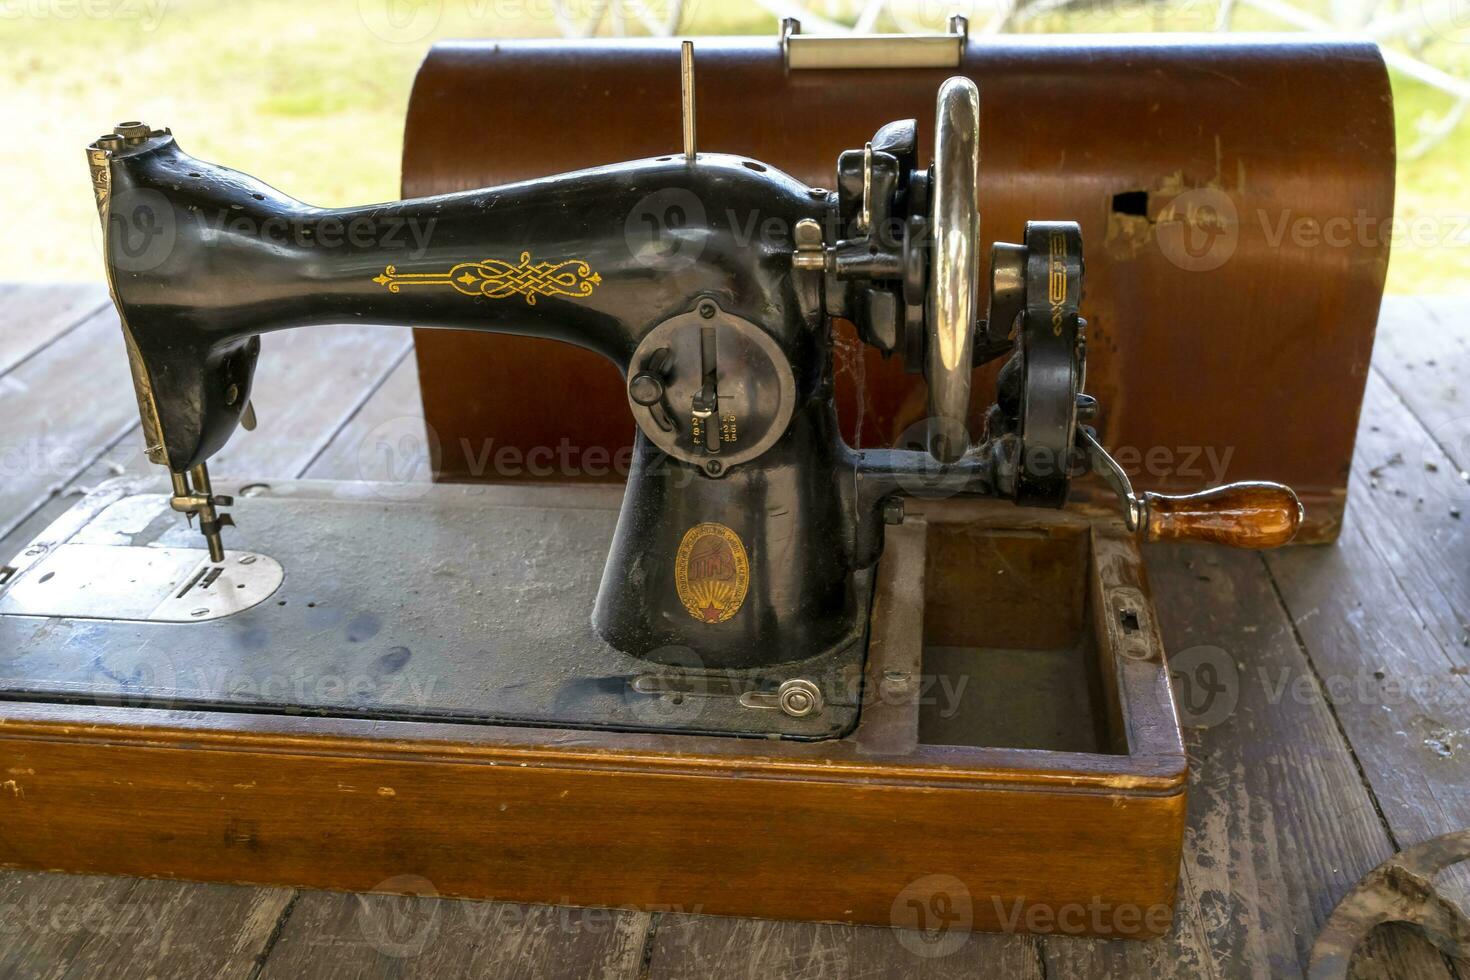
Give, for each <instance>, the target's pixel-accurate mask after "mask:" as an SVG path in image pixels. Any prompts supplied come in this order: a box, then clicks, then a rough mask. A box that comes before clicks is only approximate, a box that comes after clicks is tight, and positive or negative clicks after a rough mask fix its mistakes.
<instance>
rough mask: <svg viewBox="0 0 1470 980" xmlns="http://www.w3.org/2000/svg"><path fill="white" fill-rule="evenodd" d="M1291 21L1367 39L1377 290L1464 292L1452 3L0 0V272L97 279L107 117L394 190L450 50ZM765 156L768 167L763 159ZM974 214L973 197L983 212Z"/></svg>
mask: <svg viewBox="0 0 1470 980" xmlns="http://www.w3.org/2000/svg"><path fill="white" fill-rule="evenodd" d="M956 12H957V13H962V14H965V15H966V16H968V17H969V18H970V25H971V35H972V36H977V35H980V34H984V33H1028V34H1079V33H1116V32H1173V33H1177V32H1194V33H1207V32H1214V31H1224V30H1229V31H1249V32H1260V31H1292V32H1298V33H1300V32H1302V31H1307V32H1315V33H1319V34H1321V33H1329V32H1331V33H1339V34H1356V35H1359V36H1369V37H1372V38H1375V39H1377V40H1379V41H1380V43H1382V45H1383V46H1384V50H1385V53H1386V56H1387V57H1388V58H1389V60H1390V65H1391V71H1392V76H1393V90H1394V101H1395V112H1396V116H1397V120H1398V144H1399V154H1400V155H1399V168H1398V197H1397V207H1396V212H1397V219H1396V221H1395V226H1394V228H1393V258H1392V261H1391V264H1390V268H1389V277H1388V290H1389V291H1390V292H1395V293H1441V294H1462V295H1463V294H1470V164H1467V162H1466V161H1467V158H1470V123H1465V122H1463V121H1462V117H1463V116H1464V115H1465V110H1466V108H1467V107H1470V0H959V2H944V0H806V2H802V0H682V2H681V0H230V2H224V0H0V93H3V105H4V115H5V118H6V119H8V120H9V121H10V122H9V126H10V132H11V137H10V139H9V141H6V142H3V143H0V205H3V208H4V210H3V214H4V217H5V219H6V221H7V224H8V225H9V231H8V233H7V234H6V235H4V236H0V279H3V280H9V281H16V280H22V281H24V280H31V281H47V280H87V279H99V278H100V276H101V261H100V251H99V240H100V233H99V229H98V223H97V216H96V210H95V206H94V204H93V201H92V193H91V188H90V186H89V180H88V174H87V167H86V163H85V159H84V155H83V152H82V151H83V148H84V147H85V146H86V144H87V143H88V142H90V141H91V140H92V139H94V138H96V136H97V135H98V134H99V133H102V132H104V131H106V130H108V129H110V127H111V126H112V124H114V123H116V122H118V121H120V120H123V119H137V118H141V119H144V120H146V121H149V122H151V123H153V124H154V125H168V126H171V127H172V128H173V130H174V132H175V133H176V134H178V135H179V137H180V141H181V143H182V145H183V146H184V148H185V149H186V150H187V151H188V152H189V153H191V154H193V155H195V156H198V157H201V158H203V159H206V160H211V161H215V162H218V163H222V164H225V165H227V166H230V167H233V168H236V169H239V170H244V171H246V172H249V173H251V174H254V175H256V176H258V177H260V178H261V179H263V180H265V181H266V182H268V183H270V184H272V185H274V186H276V187H278V188H281V189H282V190H284V191H285V192H287V193H289V194H291V195H292V196H294V197H298V198H301V199H302V200H305V201H309V202H311V203H313V204H317V205H322V206H341V205H347V204H361V203H366V202H369V201H378V200H387V199H391V198H395V197H397V196H398V177H399V154H400V151H401V140H402V133H403V116H404V110H405V107H406V106H407V103H408V96H409V89H410V87H411V85H412V83H413V76H414V72H415V70H416V69H417V67H418V64H419V61H420V60H421V59H422V57H423V55H424V52H425V51H427V49H428V47H429V45H431V44H432V43H433V42H434V41H436V40H442V39H448V38H494V37H536V36H544V37H556V36H586V35H588V34H599V35H612V34H670V33H677V34H687V35H702V34H763V35H774V34H775V33H776V32H777V31H778V25H779V22H780V18H781V16H783V15H791V16H796V17H799V18H800V19H801V21H802V23H803V27H804V30H805V31H807V32H808V33H829V32H837V31H848V30H858V31H863V32H891V31H899V32H917V31H937V30H943V29H944V25H945V22H946V20H947V18H948V16H949V15H950V14H951V13H956ZM775 162H777V163H779V161H775ZM982 207H983V202H982Z"/></svg>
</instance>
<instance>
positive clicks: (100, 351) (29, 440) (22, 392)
mask: <svg viewBox="0 0 1470 980" xmlns="http://www.w3.org/2000/svg"><path fill="white" fill-rule="evenodd" d="M7 331H8V328H7V327H6V326H4V325H0V334H3V333H6V332H7ZM0 419H4V428H3V431H0V469H3V475H0V535H4V534H7V533H9V532H10V531H11V530H13V529H14V528H15V526H16V525H17V524H18V523H20V521H22V520H23V519H24V518H25V517H26V516H27V515H29V514H30V513H31V511H32V510H34V509H35V508H36V507H39V506H40V505H41V504H42V503H44V502H45V501H46V500H47V499H48V498H49V497H51V496H54V495H55V494H56V493H57V492H59V491H60V489H61V488H62V487H64V486H65V485H66V484H67V483H68V482H69V481H70V480H71V479H72V478H73V477H74V476H75V475H76V474H77V473H79V472H82V471H83V470H85V469H86V468H87V467H88V466H89V465H91V464H92V462H93V461H94V460H95V459H96V458H97V456H98V454H100V453H101V452H102V450H103V449H105V448H106V447H107V446H109V445H112V444H113V443H114V442H116V441H117V440H118V439H119V438H121V437H122V435H123V434H124V433H125V432H127V431H128V429H130V428H132V427H133V426H136V425H137V424H138V403H137V401H136V400H135V399H134V397H133V382H132V376H131V375H130V374H129V373H128V364H127V355H126V353H125V352H124V348H123V339H122V333H121V328H120V327H119V326H118V321H117V314H116V313H114V312H113V311H112V310H111V309H106V310H102V311H101V312H98V313H95V314H93V315H92V316H89V317H87V318H86V320H85V321H84V322H83V323H82V324H81V325H80V326H78V327H76V328H75V329H73V330H71V331H69V332H67V333H66V334H64V335H63V336H61V337H60V338H59V339H57V340H56V342H55V343H53V344H50V345H49V346H47V347H46V348H45V349H43V350H41V351H40V352H38V353H37V354H36V355H35V356H34V357H32V358H30V359H29V360H27V361H25V362H24V363H22V364H21V365H20V366H19V367H17V368H15V369H14V370H13V371H10V372H9V373H7V374H5V375H3V376H0Z"/></svg>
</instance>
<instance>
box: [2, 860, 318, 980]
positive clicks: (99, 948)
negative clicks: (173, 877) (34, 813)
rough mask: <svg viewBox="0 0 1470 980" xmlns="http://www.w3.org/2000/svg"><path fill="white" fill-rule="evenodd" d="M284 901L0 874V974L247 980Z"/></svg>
mask: <svg viewBox="0 0 1470 980" xmlns="http://www.w3.org/2000/svg"><path fill="white" fill-rule="evenodd" d="M290 894H291V892H290V890H289V889H285V888H242V887H237V886H232V885H201V884H196V883H194V882H186V881H155V880H149V879H141V878H110V877H103V876H100V875H55V874H41V873H36V872H9V873H5V874H0V909H4V910H5V919H4V926H3V932H0V934H3V937H4V941H3V943H0V976H4V977H8V978H14V980H42V978H54V977H61V976H63V975H65V976H71V977H107V978H109V980H153V978H167V980H173V978H177V980H205V978H215V980H226V978H246V977H249V976H250V975H251V973H252V972H253V971H254V969H255V966H256V955H257V952H258V951H259V950H261V949H262V948H264V946H265V943H266V941H267V938H268V937H269V936H270V934H271V930H272V929H273V928H274V927H275V923H276V920H277V919H278V918H279V917H280V914H281V910H282V909H283V908H284V907H285V904H286V902H287V900H288V899H289V897H290Z"/></svg>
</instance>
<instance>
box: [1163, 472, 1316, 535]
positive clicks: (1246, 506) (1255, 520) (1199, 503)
mask: <svg viewBox="0 0 1470 980" xmlns="http://www.w3.org/2000/svg"><path fill="white" fill-rule="evenodd" d="M1142 510H1143V515H1142V517H1143V520H1142V524H1143V537H1144V540H1145V541H1186V540H1187V541H1210V542H1213V543H1215V544H1225V545H1230V546H1231V547H1235V548H1276V547H1279V546H1280V545H1283V544H1286V543H1287V542H1288V541H1290V540H1291V539H1292V538H1293V537H1295V536H1296V532H1297V528H1299V527H1300V526H1301V523H1302V504H1301V501H1300V500H1298V499H1297V497H1296V494H1295V493H1294V492H1293V491H1292V489H1291V487H1288V486H1285V485H1283V484H1280V483H1265V482H1246V483H1229V484H1226V485H1225V486H1223V487H1215V488H1214V489H1212V490H1204V491H1201V492H1200V493H1191V494H1187V495H1185V496H1182V497H1168V496H1165V495H1163V494H1158V493H1145V494H1144V495H1143V507H1142Z"/></svg>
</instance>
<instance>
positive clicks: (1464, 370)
mask: <svg viewBox="0 0 1470 980" xmlns="http://www.w3.org/2000/svg"><path fill="white" fill-rule="evenodd" d="M98 296H100V294H99V293H97V291H96V290H95V288H94V289H92V290H91V291H90V292H88V291H87V290H86V289H85V288H78V289H77V290H75V291H73V290H67V289H57V288H47V289H45V290H38V289H36V288H35V287H27V286H7V287H0V459H3V460H5V461H6V465H7V469H6V470H5V472H4V474H3V479H0V534H4V537H3V538H0V561H3V560H4V559H6V558H8V557H9V555H10V554H11V553H13V552H14V551H15V550H16V549H17V548H18V547H19V546H20V545H21V544H23V543H24V542H25V541H26V540H28V539H29V538H30V536H31V535H33V534H34V533H35V532H36V531H38V530H39V529H40V527H42V526H44V524H45V523H46V522H47V521H49V520H50V519H51V518H52V517H54V516H55V515H56V514H58V513H60V512H61V511H62V510H64V509H65V508H66V507H67V506H68V505H69V503H70V502H71V500H72V499H74V496H75V494H76V493H78V492H80V491H81V489H83V488H85V487H89V486H91V485H93V484H95V483H96V482H100V481H101V480H103V479H106V478H107V477H108V476H110V475H115V474H116V473H117V472H120V471H133V470H137V469H140V468H141V467H142V466H143V465H144V464H143V462H142V460H141V456H140V452H139V450H140V448H141V446H140V440H139V437H138V434H137V430H136V417H135V412H134V410H133V406H132V403H131V401H132V396H131V392H130V390H129V389H128V381H127V377H126V368H125V365H123V363H122V349H121V342H120V340H119V339H118V338H117V336H116V324H115V321H114V320H112V319H111V315H110V313H108V312H107V311H106V310H105V309H103V308H102V307H101V305H100V304H98V303H97V298H98ZM13 311H25V312H24V319H23V321H22V323H23V326H22V328H21V329H19V330H17V326H16V320H15V319H14V317H16V316H19V315H20V314H18V313H15V312H13ZM43 322H44V323H46V324H49V326H47V327H45V328H44V329H42V328H40V327H39V326H37V325H39V324H41V323H43ZM267 341H268V342H267V344H266V347H265V352H264V354H263V361H262V365H261V369H260V375H259V379H260V380H259V387H258V389H257V393H256V401H257V407H258V408H259V410H260V416H261V428H260V430H259V431H257V432H256V433H253V434H250V435H247V436H242V437H237V439H236V440H235V441H233V442H232V443H231V444H230V446H229V447H227V449H226V451H225V452H224V453H222V454H221V456H220V458H219V463H218V464H217V465H216V467H215V469H216V472H218V473H220V474H221V475H237V476H250V477H256V478H261V479H270V478H283V477H289V476H298V475H307V476H311V477H322V478H335V479H363V478H369V479H371V478H388V477H392V478H397V479H411V478H414V477H415V476H416V475H417V476H418V478H423V476H425V475H427V467H426V466H424V465H423V464H422V463H421V462H419V460H420V459H421V456H416V455H415V453H416V452H417V453H420V454H421V453H422V452H423V448H422V442H421V441H420V442H419V443H417V444H416V443H415V442H414V440H413V438H409V439H408V440H407V441H404V440H403V439H402V438H401V437H403V436H405V435H407V436H410V437H411V436H413V435H414V432H415V429H414V422H413V419H414V417H415V416H417V415H418V414H419V409H418V405H419V399H418V391H417V382H416V377H415V374H414V370H413V361H412V359H411V358H409V359H407V360H405V359H404V355H405V354H406V352H407V350H408V347H407V335H406V334H405V333H402V332H398V331H392V330H384V329H381V328H369V327H337V328H324V329H322V330H319V331H295V332H291V333H287V334H276V335H273V336H271V337H269V338H267ZM1374 364H1375V370H1374V373H1373V376H1372V377H1370V379H1369V385H1368V393H1367V399H1366V402H1365V406H1364V415H1363V422H1362V427H1361V431H1360V434H1359V451H1358V455H1357V458H1356V460H1355V464H1354V472H1353V474H1352V483H1351V486H1352V490H1351V495H1350V498H1349V504H1348V517H1347V522H1346V530H1345V532H1344V534H1343V538H1342V540H1341V541H1340V542H1339V543H1338V544H1337V545H1335V546H1332V547H1327V548H1310V549H1297V550H1291V551H1287V552H1281V553H1275V554H1271V555H1269V556H1267V557H1265V558H1262V557H1260V556H1257V555H1250V554H1242V553H1229V552H1222V551H1211V550H1209V549H1205V548H1179V547H1173V546H1159V547H1156V548H1155V549H1154V550H1153V552H1152V554H1151V557H1150V572H1151V575H1152V579H1153V587H1154V593H1155V597H1156V601H1157V605H1158V610H1159V614H1160V619H1161V621H1162V625H1163V628H1164V638H1165V641H1166V644H1167V645H1168V648H1169V649H1170V651H1171V653H1172V655H1173V657H1174V659H1175V666H1176V668H1177V669H1178V670H1179V671H1180V675H1181V677H1182V678H1183V680H1181V682H1180V685H1179V694H1180V696H1181V701H1182V703H1184V704H1185V722H1186V725H1188V726H1190V729H1189V750H1190V755H1191V758H1192V764H1193V770H1194V771H1193V778H1192V787H1191V792H1192V796H1191V800H1190V830H1189V837H1188V839H1187V841H1186V852H1185V859H1184V866H1183V869H1182V871H1183V874H1182V879H1181V889H1182V892H1181V896H1180V906H1179V908H1180V911H1179V915H1178V916H1177V918H1176V920H1175V924H1174V930H1173V933H1172V934H1171V935H1170V936H1169V937H1168V938H1166V939H1164V940H1160V941H1157V942H1152V943H1127V942H1098V941H1088V940H1077V939H1069V938H1064V937H1049V938H1046V939H1036V938H1031V937H1024V936H979V935H977V936H973V937H970V938H969V939H968V940H966V941H965V942H964V943H963V944H961V945H960V946H959V948H958V949H957V950H955V951H954V952H952V953H949V954H948V955H945V956H933V955H926V953H932V952H933V949H932V948H926V947H924V946H923V945H917V946H916V945H915V943H914V942H913V938H914V937H912V936H909V937H908V939H909V941H905V934H901V933H896V932H893V931H890V930H882V929H866V928H852V927H842V926H830V925H820V924H810V923H790V922H760V921H754V920H737V919H718V918H712V917H705V916H699V915H695V914H690V913H689V910H678V911H676V910H671V911H668V912H663V913H656V914H652V915H650V914H645V913H629V912H614V911H610V910H592V911H579V910H573V909H566V908H559V907H548V906H523V905H512V904H508V903H467V902H453V901H448V900H440V899H436V898H433V897H421V898H407V899H405V898H391V897H386V896H367V897H360V896H356V895H342V894H332V893H319V892H302V893H295V892H291V891H289V890H285V889H259V888H231V887H226V886H217V885H194V884H187V883H179V882H162V881H158V882H154V881H138V880H133V879H113V878H94V877H73V876H60V875H42V874H29V873H18V872H16V873H0V910H3V911H4V913H5V915H4V918H3V920H0V929H3V930H4V931H3V934H0V976H6V977H9V976H18V977H53V976H63V975H65V976H109V977H112V976H121V977H133V976H138V977H143V976H157V977H165V978H171V977H190V978H192V977H241V978H253V977H256V976H263V977H379V976H410V977H416V976H422V977H429V976H436V977H437V976H445V977H448V976H481V975H485V976H507V977H509V976H577V977H580V976H605V977H659V978H676V977H704V976H711V977H750V978H755V977H784V976H799V977H807V978H819V977H849V976H874V977H887V976H895V977H897V976H921V977H950V976H976V975H979V976H985V975H1004V976H1022V977H1024V976H1038V977H1039V976H1052V977H1057V976H1132V975H1137V976H1153V975H1165V976H1201V975H1204V976H1216V977H1233V976H1261V975H1275V976H1284V975H1292V974H1295V973H1296V972H1298V971H1299V970H1300V968H1301V967H1302V965H1303V964H1304V963H1305V958H1306V955H1307V952H1308V950H1309V949H1310V945H1311V941H1312V939H1313V937H1314V935H1315V932H1316V929H1317V928H1318V927H1319V926H1320V925H1321V923H1322V921H1323V920H1324V919H1325V918H1326V916H1327V914H1328V912H1329V911H1330V910H1331V908H1332V906H1333V905H1334V904H1335V903H1336V902H1337V900H1338V899H1339V898H1341V897H1342V895H1343V894H1345V893H1346V892H1347V890H1348V889H1349V888H1350V887H1351V886H1352V884H1353V883H1354V882H1355V881H1356V880H1357V878H1358V877H1359V876H1360V875H1362V874H1364V873H1365V872H1367V871H1368V870H1369V869H1370V868H1371V867H1372V866H1373V865H1375V864H1377V863H1378V862H1379V861H1380V860H1382V859H1383V858H1385V857H1387V856H1388V855H1389V854H1391V853H1393V852H1394V851H1395V850H1397V849H1399V848H1402V847H1405V846H1408V845H1410V844H1413V843H1417V842H1418V841H1420V840H1423V839H1426V838H1428V837H1431V836H1434V835H1436V834H1439V833H1444V832H1446V831H1448V830H1453V829H1459V828H1462V827H1465V826H1467V825H1470V778H1467V777H1470V772H1467V765H1470V763H1467V761H1466V760H1467V759H1470V676H1467V674H1470V670H1467V667H1470V543H1467V540H1466V535H1467V534H1470V528H1467V526H1466V521H1467V520H1470V516H1466V515H1465V514H1464V513H1463V512H1465V511H1470V478H1466V477H1465V476H1463V471H1465V470H1467V469H1470V391H1467V387H1466V385H1467V384H1470V383H1466V382H1463V381H1462V380H1461V379H1464V378H1467V377H1470V303H1463V302H1462V303H1452V302H1443V301H1427V300H1418V299H1414V300H1397V301H1392V302H1390V303H1389V304H1387V307H1386V310H1385V318H1384V322H1383V324H1382V326H1381V328H1380V341H1379V349H1378V351H1377V354H1376V357H1375V362H1374ZM42 437H44V438H42ZM28 440H30V441H31V443H30V445H31V448H34V447H35V445H36V444H37V443H38V442H39V443H41V444H42V445H43V448H44V447H46V446H49V447H52V448H55V447H63V448H64V452H60V453H56V454H53V455H52V456H50V457H47V456H45V455H44V454H42V455H40V456H37V455H34V454H33V455H32V456H30V457H27V456H26V451H27V444H28ZM48 440H49V441H48ZM384 445H387V446H388V447H389V448H390V449H391V450H392V452H389V453H386V454H385V453H384V452H383V451H382V448H383V446H384ZM415 445H417V446H418V449H415V448H414V447H415ZM37 459H40V460H41V462H40V463H39V464H37V463H36V462H35V460H37ZM28 460H29V461H28ZM1232 664H1233V669H1232V668H1231V665H1232ZM1205 667H1213V668H1214V669H1215V670H1216V673H1215V674H1214V675H1213V678H1214V680H1215V681H1216V682H1218V681H1219V679H1220V678H1224V689H1223V690H1221V691H1216V692H1215V693H1214V697H1213V699H1212V698H1210V697H1207V696H1206V693H1207V692H1206V691H1205V690H1204V687H1203V686H1202V685H1203V684H1204V682H1206V681H1210V680H1211V675H1209V674H1208V672H1207V671H1206V670H1205ZM1191 685H1192V686H1191ZM1186 688H1188V689H1186ZM1186 699H1187V700H1186ZM0 766H3V760H0ZM3 778H4V777H3V776H0V781H3ZM0 804H3V798H0ZM0 832H3V831H0ZM956 833H968V834H972V835H973V836H974V837H975V846H976V847H984V846H985V839H984V831H983V828H956ZM738 844H739V842H738V841H736V842H730V845H731V860H739V856H738V855H739V852H738ZM935 870H936V871H942V870H943V869H935ZM832 873H833V874H841V873H842V872H841V869H840V868H834V869H833V872H832ZM430 887H431V886H428V885H427V884H426V885H425V889H429V888H430ZM812 887H814V888H820V887H821V882H813V883H812ZM408 890H414V889H412V888H410V889H408ZM425 894H426V895H427V894H431V892H430V891H427V890H426V891H425ZM977 900H983V898H977ZM1358 967H1359V972H1360V973H1361V975H1365V976H1369V975H1372V976H1435V975H1439V976H1445V975H1448V971H1447V967H1446V962H1445V961H1444V960H1443V959H1442V958H1441V957H1440V956H1439V955H1438V954H1437V953H1436V952H1435V951H1433V950H1432V949H1431V948H1430V947H1428V946H1427V944H1425V943H1423V941H1422V940H1420V939H1419V938H1418V937H1417V936H1416V935H1414V934H1412V933H1409V932H1407V931H1406V930H1390V931H1388V932H1386V933H1385V934H1384V935H1382V936H1380V937H1378V938H1377V939H1376V940H1375V941H1374V942H1373V943H1372V944H1370V947H1369V948H1368V950H1367V951H1366V955H1365V956H1364V957H1360V963H1359V964H1358Z"/></svg>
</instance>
